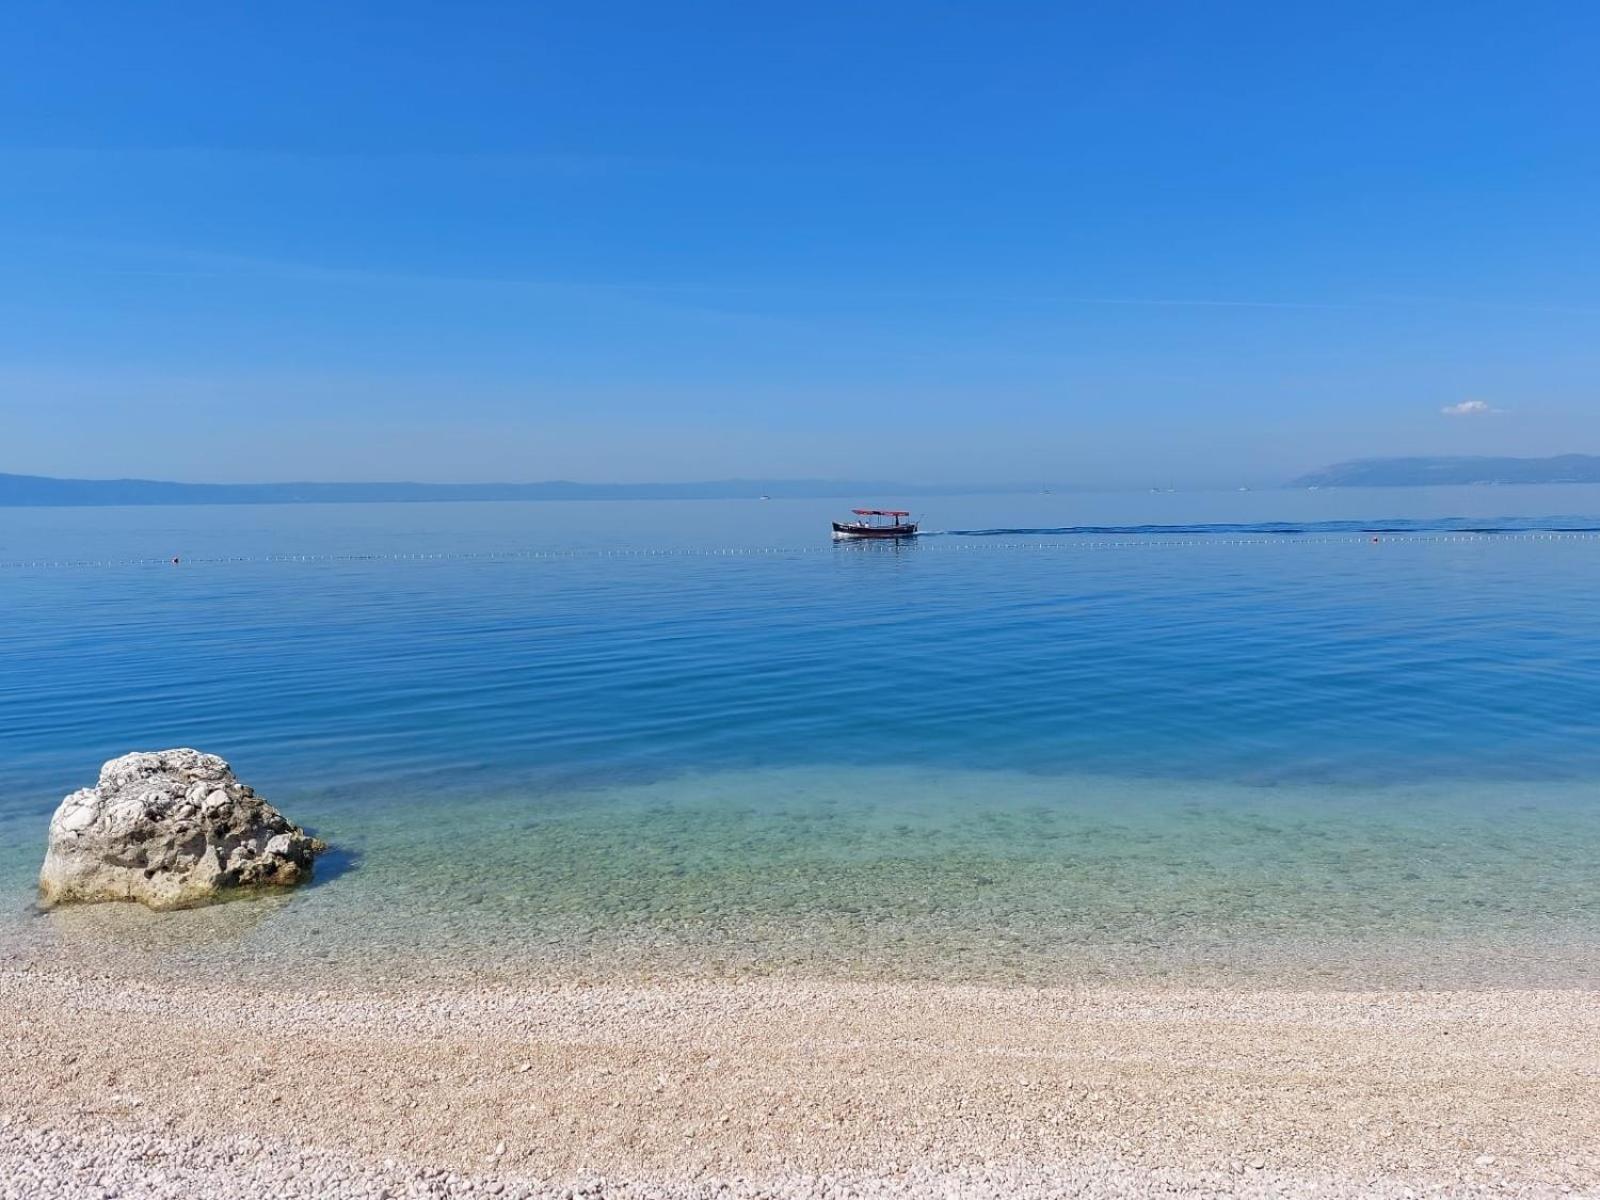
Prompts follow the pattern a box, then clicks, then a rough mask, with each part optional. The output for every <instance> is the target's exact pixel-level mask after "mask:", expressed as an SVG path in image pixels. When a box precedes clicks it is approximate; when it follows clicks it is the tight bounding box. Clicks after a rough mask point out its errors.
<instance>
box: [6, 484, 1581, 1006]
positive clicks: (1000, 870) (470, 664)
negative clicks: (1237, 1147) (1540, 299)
mask: <svg viewBox="0 0 1600 1200" xmlns="http://www.w3.org/2000/svg"><path fill="white" fill-rule="evenodd" d="M1493 491H1495V492H1497V493H1498V494H1491V490H1490V489H1476V490H1470V491H1461V492H1445V493H1428V494H1421V493H1419V494H1400V495H1396V494H1394V493H1388V494H1385V495H1382V496H1373V495H1370V494H1350V495H1343V496H1331V497H1330V496H1328V495H1327V494H1325V493H1324V494H1318V495H1315V496H1306V495H1304V494H1290V493H1261V494H1252V495H1249V496H1227V497H1181V496H1168V495H1163V496H1152V497H1143V496H1139V497H1073V496H1055V497H1036V498H1022V499H1019V498H1014V497H1012V498H1004V499H1001V498H986V497H965V498H946V499H941V500H938V501H937V502H934V501H930V502H929V504H930V505H933V504H937V506H938V509H939V510H940V511H936V512H935V513H934V514H932V515H933V516H934V517H935V518H936V519H934V520H926V517H925V520H926V524H927V525H928V527H930V528H933V529H936V530H960V531H962V532H958V533H939V534H936V535H935V536H931V537H928V538H924V539H919V540H918V541H917V542H916V543H913V544H908V545H901V546H876V545H845V546H833V545H830V544H828V543H827V542H826V539H825V537H819V536H818V530H819V529H821V528H824V527H825V521H826V518H827V516H828V515H829V513H830V512H832V510H833V509H834V508H835V507H838V506H835V505H829V504H826V503H823V504H801V503H782V504H780V503H777V502H774V503H771V504H758V503H754V502H752V503H748V504H729V503H717V504H709V503H708V504H703V505H701V504H682V503H680V504H664V505H643V504H593V505H460V506H373V507H359V508H358V507H350V508H318V509H314V510H313V509H265V508H263V509H245V510H227V509H150V510H83V511H77V512H65V511H61V510H51V511H39V512H17V511H14V510H13V511H11V512H6V513H0V563H4V564H5V565H4V566H3V567H0V589H3V590H0V620H3V625H0V629H3V633H0V645H3V649H4V659H3V661H4V675H3V677H0V906H3V907H4V910H5V912H6V913H7V914H8V915H7V917H6V918H5V924H4V925H3V926H0V931H3V936H4V937H5V940H6V945H7V946H9V947H11V949H12V951H13V952H15V953H23V954H34V953H45V954H49V955H52V956H58V957H59V956H68V957H71V956H78V955H81V956H84V957H85V960H86V961H89V960H95V961H99V960H103V958H104V956H105V955H107V954H111V953H115V954H121V955H126V956H131V959H132V960H133V961H137V962H139V963H143V964H145V965H147V966H153V967H156V968H159V969H167V968H169V967H173V966H182V967H184V968H185V969H210V968H216V969H226V970H228V971H230V972H234V973H237V972H240V971H258V972H262V973H265V974H268V975H277V974H283V973H291V974H292V973H293V968H294V967H295V966H296V965H297V964H301V963H303V962H310V963H313V964H315V965H316V966H317V967H318V971H317V972H316V973H315V974H318V975H325V974H328V973H336V972H339V971H342V970H359V971H362V972H366V973H379V974H384V975H386V976H395V977H410V976H414V975H416V974H446V975H449V974H457V973H462V972H470V973H482V972H493V971H508V970H534V971H538V970H548V969H559V970H582V971H585V972H599V973H605V972H613V971H627V972H632V971H654V970H663V969H665V970H679V971H681V970H692V971H697V972H706V973H767V972H801V973H815V972H824V973H843V974H852V975H889V976H896V977H915V978H922V977H938V978H975V979H999V980H1023V981H1063V980H1083V979H1094V980H1105V979H1119V978H1130V977H1139V978H1147V977H1164V978H1179V979H1202V980H1238V979H1252V980H1271V981H1286V982H1307V981H1310V982H1319V981H1321V982H1328V983H1331V984H1338V985H1355V986H1359V985H1362V984H1364V983H1383V984H1389V983H1405V984H1408V985H1417V984H1421V985H1427V984H1442V983H1451V984H1508V983H1516V982H1526V981H1542V982H1549V983H1592V982H1595V981H1596V980H1597V979H1600V971H1597V969H1596V967H1597V964H1600V954H1597V953H1595V949H1596V945H1595V944H1596V942H1597V940H1600V868H1597V867H1596V866H1595V864H1596V863H1600V853H1597V852H1600V736H1597V735H1600V623H1597V622H1596V620H1595V618H1594V616H1593V613H1592V611H1591V609H1592V597H1593V595H1594V593H1595V591H1596V584H1597V582H1600V568H1597V562H1600V557H1597V556H1600V539H1597V538H1596V537H1595V536H1594V533H1593V527H1594V526H1595V525H1596V524H1597V522H1595V521H1593V520H1590V519H1588V518H1585V517H1584V516H1583V514H1584V513H1585V512H1600V495H1591V494H1589V491H1588V490H1587V489H1530V490H1529V491H1528V492H1526V493H1522V492H1513V491H1512V490H1511V489H1497V490H1493ZM1557 500H1559V501H1561V502H1562V503H1561V504H1559V505H1557V504H1555V503H1554V502H1555V501H1557ZM1490 503H1493V504H1496V505H1498V507H1497V508H1488V507H1485V506H1486V505H1489V504H1490ZM1380 504H1381V505H1387V506H1388V507H1378V506H1379V505H1380ZM1286 510H1289V511H1286ZM1574 514H1577V515H1574ZM1374 529H1379V530H1382V532H1380V533H1376V534H1374V533H1372V532H1370V531H1371V530H1374ZM1482 529H1495V530H1498V531H1499V532H1494V533H1483V532H1468V530H1482ZM1067 531H1071V532H1067ZM1374 537H1377V538H1378V540H1377V541H1376V542H1375V541H1373V538H1374ZM173 555H177V556H178V557H179V558H180V559H181V560H182V561H181V562H180V563H179V564H178V565H173V564H172V563H171V562H170V561H168V560H170V558H171V557H172V556H173ZM180 744H182V745H196V746H200V747H202V748H204V749H209V750H213V751H215V752H217V753H221V754H223V755H224V756H225V757H227V758H229V759H230V761H232V762H233V764H234V766H235V767H236V769H237V770H238V771H239V772H240V774H241V776H242V777H243V778H245V779H246V780H247V781H249V782H252V783H254V784H255V785H256V786H257V787H258V788H260V789H261V790H262V791H264V792H265V793H266V794H267V795H268V796H269V797H270V798H272V799H273V800H274V801H276V802H277V803H279V804H280V806H281V807H283V808H284V809H285V810H286V811H288V812H289V813H290V814H291V815H292V816H294V817H295V818H296V819H298V820H301V821H303V822H305V823H307V824H310V825H313V826H314V827H316V828H318V829H319V831H320V832H322V833H324V835H326V836H328V837H329V838H330V839H331V840H332V841H333V842H334V843H335V844H336V846H337V847H338V852H337V854H336V855H335V856H334V857H333V858H332V859H331V860H329V862H328V863H326V864H325V868H324V869H323V871H322V877H321V880H320V881H319V883H318V884H317V885H316V886H315V887H313V888H311V889H308V890H306V891H304V892H302V893H299V894H297V895H295V896H293V897H292V898H289V899H287V900H285V901H283V902H272V903H267V904H251V905H230V906H225V907H223V908H220V909H214V910H206V911H204V912H199V913H189V914H179V915H177V916H169V917H160V918H157V917H151V916H149V915H147V914H143V913H140V912H136V911H132V910H127V909H122V908H120V907H119V908H115V909H97V910H83V911H79V912H73V913H57V914H50V915H48V916H36V915H30V914H29V913H28V911H27V902H28V899H29V896H30V893H31V884H32V873H33V871H34V870H35V869H36V867H37V862H38V858H39V855H40V853H41V851H42V845H43V827H44V824H45V822H46V821H47V819H48V814H49V811H50V809H51V808H52V807H53V805H54V803H55V802H56V801H57V800H58V799H59V797H60V795H61V794H63V793H64V792H65V791H67V790H69V789H70V788H72V787H75V786H80V785H81V784H83V783H86V782H89V781H90V780H91V779H92V777H93V774H94V771H95V769H96V768H97V766H98V764H99V762H100V761H101V760H102V759H104V758H106V757H109V756H111V755H114V754H117V753H122V752H124V751H126V750H128V749H132V748H138V747H150V746H158V745H180Z"/></svg>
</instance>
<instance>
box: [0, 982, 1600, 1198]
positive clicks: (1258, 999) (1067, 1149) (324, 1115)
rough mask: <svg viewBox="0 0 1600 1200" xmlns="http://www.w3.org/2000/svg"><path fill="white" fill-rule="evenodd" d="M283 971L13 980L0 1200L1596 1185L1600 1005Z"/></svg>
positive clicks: (1451, 997)
mask: <svg viewBox="0 0 1600 1200" xmlns="http://www.w3.org/2000/svg"><path fill="white" fill-rule="evenodd" d="M291 983H292V986H288V985H290V984H291ZM285 984H286V986H284V987H282V988H275V987H272V986H260V985H255V984H252V985H248V986H247V985H244V984H227V983H217V982H215V981H207V982H191V981H185V980H182V979H176V978H174V979H169V980H158V979H152V978H150V977H149V976H145V977H142V978H134V977H130V976H127V975H123V974H118V973H114V972H107V973H101V974H96V973H93V972H86V971H83V970H81V969H78V970H69V969H65V968H58V967H52V966H50V965H46V964H40V963H36V962H32V963H12V964H4V965H0V1041H3V1043H4V1050H3V1052H4V1056H5V1059H6V1061H7V1062H8V1063H9V1064H10V1069H9V1070H8V1075H9V1077H10V1086H8V1087H7V1088H6V1089H5V1091H4V1094H3V1095H0V1177H3V1178H4V1179H5V1180H7V1181H8V1182H7V1183H6V1184H5V1186H4V1189H3V1190H0V1195H4V1196H6V1197H8V1198H9V1197H11V1196H18V1197H20V1196H30V1197H34V1196H36V1197H53V1196H61V1197H66V1196H73V1197H76V1196H87V1195H94V1196H106V1195H115V1196H119V1197H141V1196H152V1197H153V1196H186V1195H199V1194H204V1195H207V1196H229V1195H240V1196H244V1195H260V1194H262V1193H263V1191H267V1190H270V1191H271V1192H272V1193H273V1194H275V1195H284V1196H298V1195H306V1196H310V1195H320V1196H325V1195H351V1196H369V1195H370V1196H378V1195H390V1196H404V1195H452V1194H481V1195H490V1194H493V1195H508V1196H514V1195H527V1196H545V1195H570V1194H573V1192H574V1190H575V1189H579V1190H581V1189H583V1188H588V1189H589V1191H588V1193H587V1194H603V1195H618V1196H647V1195H650V1196H701V1195H704V1196H711V1195H748V1196H765V1195H770V1196H784V1195H816V1196H824V1195H917V1196H920V1195H940V1196H943V1195H949V1194H959V1195H996V1196H999V1195H1041V1196H1042V1195H1060V1194H1075V1195H1085V1196H1098V1195H1105V1196H1122V1195H1142V1194H1149V1193H1151V1192H1155V1191H1165V1192H1172V1193H1174V1194H1180V1195H1181V1194H1188V1195H1218V1194H1228V1193H1231V1194H1239V1195H1252V1194H1259V1195H1271V1194H1279V1195H1281V1194H1284V1193H1285V1192H1287V1193H1289V1194H1307V1195H1311V1194H1314V1195H1318V1196H1338V1195H1363V1196H1372V1195H1394V1196H1403V1195H1407V1194H1411V1195H1430V1194H1431V1195H1446V1194H1448V1195H1464V1194H1484V1195H1489V1194H1493V1195H1508V1194H1511V1195H1562V1194H1579V1195H1582V1194H1591V1193H1592V1192H1593V1189H1594V1188H1595V1186H1596V1181H1600V1088H1597V1087H1596V1086H1595V1085H1596V1083H1597V1081H1600V993H1597V992H1594V991H1590V990H1576V989H1575V990H1548V991H1533V990H1497V991H1440V992H1398V991H1391V992H1385V991H1373V992H1336V991H1326V992H1323V991H1297V990H1267V989H1259V990H1253V989H1240V988H1232V989H1220V988H1219V989H1199V988H1193V987H1160V986H1152V985H1150V984H1148V983H1139V984H1134V985H1128V986H1106V987H1085V988H1049V987H1023V986H1017V987H990V986H975V985H965V984H940V983H924V984H911V983H863V982H846V981H835V980H829V979H814V980H807V981H796V980H782V981H779V980H756V979H750V980H729V981H706V980H689V979H674V978H671V977H663V978H660V979H657V980H653V981H641V982H637V983H627V984H622V983H616V982H586V981H583V980H579V979H571V980H565V981H563V980H560V979H555V978H552V979H550V980H548V981H543V982H536V981H529V980H525V979H523V980H519V979H509V978H508V979H504V980H500V979H495V978H492V977H486V978H484V979H483V980H481V981H479V982H477V983H473V984H467V985H462V986H452V987H435V988H416V987H413V988H410V989H405V990H378V989H371V988H359V987H351V986H348V985H345V986H341V987H339V988H338V989H336V990H317V991H311V990H307V989H306V988H305V986H304V985H305V980H303V979H299V980H294V981H289V980H285ZM202 1181H203V1182H202ZM719 1189H720V1190H719ZM1408 1189H1409V1192H1408Z"/></svg>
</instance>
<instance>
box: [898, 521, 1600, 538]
mask: <svg viewBox="0 0 1600 1200" xmlns="http://www.w3.org/2000/svg"><path fill="white" fill-rule="evenodd" d="M1362 533H1369V534H1383V533H1388V534H1406V533H1478V534H1497V533H1600V518H1595V517H1505V518H1499V519H1496V520H1493V521H1484V520H1482V519H1481V518H1479V519H1474V518H1464V517H1444V518H1430V519H1424V520H1414V519H1403V520H1402V519H1395V520H1382V521H1303V522H1289V521H1260V522H1247V523H1235V522H1228V523H1216V524H1193V525H1056V526H1048V527H1043V528H1031V529H1030V528H1017V527H1007V528H1001V529H925V530H923V531H922V532H921V533H920V534H919V535H918V536H919V537H924V538H927V537H1084V536H1088V537H1140V536H1153V537H1171V536H1173V535H1177V534H1181V535H1183V536H1186V537H1193V536H1205V535H1208V534H1211V535H1216V536H1226V537H1239V536H1271V535H1281V536H1285V537H1294V536H1297V535H1302V534H1311V535H1327V534H1362Z"/></svg>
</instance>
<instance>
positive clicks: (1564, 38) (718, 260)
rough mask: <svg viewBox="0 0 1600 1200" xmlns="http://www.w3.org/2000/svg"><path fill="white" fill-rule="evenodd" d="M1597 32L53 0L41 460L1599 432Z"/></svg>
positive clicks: (1315, 447) (620, 463) (329, 472)
mask: <svg viewBox="0 0 1600 1200" xmlns="http://www.w3.org/2000/svg"><path fill="white" fill-rule="evenodd" d="M1596 61H1600V6H1595V5H1593V4H1589V3H1578V2H1574V3H1538V2H1537V0H1536V2H1533V3H1520V4H1516V5H1513V4H1509V3H1499V4H1488V3H1471V2H1463V0H1458V2H1455V3H1427V2H1425V0H1424V2H1413V3H1407V4H1394V3H1382V4H1361V3H1340V4H1327V5H1294V4H1283V3H1277V2H1275V3H1203V4H1197V3H1192V2H1188V3H1170V4H1151V3H1144V4H1140V3H1104V4H1100V3H1077V4H1070V3H1051V4H1006V3H985V4H978V3H971V4H939V3H928V2H923V3H904V4H902V3H877V4H873V3H868V4H861V3H854V4H834V3H827V2H814V3H808V4H804V5H801V4H794V5H780V4H751V3H748V2H745V3H705V4H695V3H679V4H660V3H649V4H632V3H628V4H621V3H603V2H593V0H591V2H586V3H552V4H527V3H506V4H485V3H471V2H466V3H452V4H437V3H436V4H412V3H405V2H395V0H390V2H387V3H382V4H329V3H322V4H298V3H292V2H287V0H283V2H279V3H274V4H270V5H248V6H246V5H228V4H216V3H194V4H171V3H160V2H159V0H157V2H153V3H142V4H127V3H93V2H80V3H74V4H58V3H57V4H36V3H28V2H22V3H13V4H9V5H7V6H6V7H5V10H4V12H3V14H0V470H9V471H20V472H37V473H48V474H63V475H86V476H105V475H142V476H154V477H162V478H179V479H217V480H250V479H284V478H321V479H333V478H344V479H384V478H413V479H433V480H483V479H543V478H556V477H561V478H574V479H588V480H603V479H620V480H646V479H661V480H672V479H697V478H710V477H718V478H720V477H726V476H732V475H745V476H786V475H787V476H794V475H804V476H813V475H824V476H836V477H877V478H902V479H910V480H925V481H935V482H939V481H964V480H997V481H1012V480H1032V479H1039V480H1049V481H1053V482H1062V483H1071V482H1079V483H1084V484H1087V485H1112V486H1121V485H1128V486H1146V485H1149V484H1153V483H1160V484H1168V483H1171V484H1177V485H1183V486H1198V485H1206V484H1216V485H1224V486H1227V485H1232V484H1235V483H1252V484H1256V483H1263V482H1271V481H1274V480H1278V479H1281V478H1284V477H1286V476H1289V475H1292V474H1294V473H1296V472H1298V471H1300V470H1302V469H1304V468H1307V467H1311V466H1315V465H1319V464H1321V463H1324V462H1327V461H1331V460H1333V459H1338V458H1344V457H1353V456H1359V455H1368V454H1408V453H1526V454H1541V453H1556V452H1563V451H1570V450H1587V451H1591V452H1595V453H1600V138H1597V137H1596V135H1595V128H1596V117H1597V114H1600V71H1596V70H1595V67H1594V64H1595V62H1596ZM1473 402H1477V403H1473ZM1463 404H1466V405H1467V406H1468V408H1467V410H1466V411H1462V412H1459V413H1455V414H1447V413H1446V412H1444V411H1443V410H1444V409H1446V408H1450V407H1458V406H1461V405H1463Z"/></svg>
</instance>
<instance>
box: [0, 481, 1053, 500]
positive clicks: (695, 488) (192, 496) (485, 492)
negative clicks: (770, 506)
mask: <svg viewBox="0 0 1600 1200" xmlns="http://www.w3.org/2000/svg"><path fill="white" fill-rule="evenodd" d="M1032 490H1034V488H1033V486H1032V485H1029V486H1020V485H1019V486H1015V487H1003V486H994V485H983V486H973V487H932V486H926V485H917V484H905V483H882V482H878V483H872V482H861V481H851V480H839V479H726V480H717V481H712V482H708V483H569V482H567V481H565V480H554V481H551V482H548V483H166V482H162V481H160V480H154V479H53V478H50V477H48V476H44V475H6V474H0V507H10V508H20V507H35V508H47V507H48V508H63V507H74V506H96V505H98V506H111V505H125V504H126V505H141V504H394V503H407V502H421V501H444V500H754V499H756V498H757V497H760V496H769V497H773V498H775V499H794V498H799V497H819V498H821V497H835V496H838V497H848V498H852V499H857V498H859V499H862V500H871V499H881V498H885V497H894V498H896V499H900V498H905V497H910V496H932V495H972V494H977V493H980V492H997V491H999V492H1005V491H1032Z"/></svg>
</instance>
